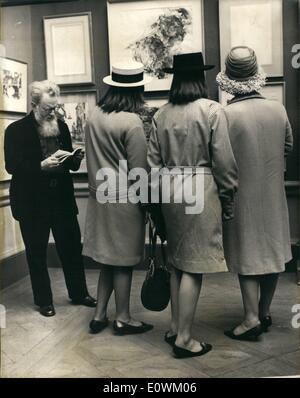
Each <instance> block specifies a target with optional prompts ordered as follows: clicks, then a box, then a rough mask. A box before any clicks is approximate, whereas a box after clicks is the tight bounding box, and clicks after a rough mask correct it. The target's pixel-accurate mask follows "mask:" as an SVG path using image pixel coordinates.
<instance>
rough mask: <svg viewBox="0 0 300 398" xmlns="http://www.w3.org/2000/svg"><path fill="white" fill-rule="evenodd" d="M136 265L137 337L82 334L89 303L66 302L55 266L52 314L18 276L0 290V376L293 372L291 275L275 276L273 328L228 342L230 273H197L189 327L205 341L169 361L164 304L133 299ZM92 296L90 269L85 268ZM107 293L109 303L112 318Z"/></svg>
mask: <svg viewBox="0 0 300 398" xmlns="http://www.w3.org/2000/svg"><path fill="white" fill-rule="evenodd" d="M143 278H144V272H143V271H136V272H135V274H134V282H133V289H132V312H133V314H134V315H135V316H136V318H138V319H141V320H144V321H146V322H149V323H153V324H154V325H155V327H154V329H153V330H152V331H150V332H148V333H146V334H143V335H138V336H132V335H131V336H122V337H118V336H114V335H113V332H112V328H111V327H110V328H107V329H105V330H104V331H103V332H102V333H100V334H98V335H91V334H89V333H88V323H89V321H90V320H91V318H92V316H93V309H89V308H85V307H78V306H73V305H70V303H69V301H68V299H67V296H66V290H65V285H64V281H63V277H62V272H61V270H59V269H51V279H52V284H53V291H54V297H55V308H56V311H57V314H56V316H55V317H53V318H44V317H42V316H41V315H40V314H39V313H38V312H37V311H36V310H35V308H34V307H33V305H32V295H31V289H30V282H29V279H28V278H25V279H23V280H21V281H19V282H18V283H16V284H15V285H13V286H11V287H9V288H7V289H6V290H5V291H4V292H2V297H1V300H0V303H1V304H4V305H5V306H6V309H7V328H6V329H2V337H1V353H2V357H1V375H2V377H51V378H58V377H72V378H73V377H77V378H79V377H80V378H84V377H105V378H113V377H124V378H132V377H172V378H181V377H197V378H202V377H203V378H205V377H268V376H272V377H274V376H286V375H297V374H300V350H299V348H300V347H299V330H300V329H298V330H297V329H293V328H292V327H291V318H292V315H293V314H292V312H291V308H292V306H293V305H294V304H296V303H300V294H299V292H300V290H299V289H300V287H299V286H297V284H296V281H295V275H294V274H284V275H282V277H281V279H280V282H279V286H278V290H277V294H276V297H275V299H274V304H273V320H274V326H273V327H272V328H271V331H270V332H269V333H267V334H265V335H263V338H262V340H261V341H260V342H258V343H251V342H236V341H232V340H230V339H229V338H227V337H225V336H224V335H223V331H224V330H225V329H228V328H231V327H232V326H234V325H236V324H238V322H240V320H241V317H242V305H241V298H240V291H239V287H238V283H237V280H236V277H235V276H234V275H231V274H219V275H210V276H205V278H204V285H203V289H202V293H201V299H200V301H199V305H198V309H197V316H196V321H195V327H194V334H195V337H197V338H199V339H201V340H203V341H207V342H209V343H211V344H212V345H213V351H211V352H210V353H209V354H207V355H205V356H204V357H198V358H191V359H184V360H183V359H181V360H178V359H175V358H173V357H172V352H171V348H170V347H169V346H168V345H167V344H166V343H165V342H164V341H163V335H164V332H165V331H166V330H167V329H168V321H169V308H168V309H167V310H165V311H164V312H162V313H152V312H149V311H146V310H144V309H143V307H142V305H141V303H140V300H139V291H140V286H141V283H142V281H143ZM87 279H88V283H89V287H90V292H91V293H92V294H94V295H95V293H96V284H97V279H98V271H97V270H89V271H87ZM113 308H114V299H113V298H112V300H111V303H110V309H109V317H110V320H113V319H114V309H113Z"/></svg>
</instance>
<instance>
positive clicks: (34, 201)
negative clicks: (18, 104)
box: [4, 81, 96, 316]
mask: <svg viewBox="0 0 300 398" xmlns="http://www.w3.org/2000/svg"><path fill="white" fill-rule="evenodd" d="M29 91H30V97H31V105H32V111H31V112H30V113H29V114H28V115H27V116H25V117H24V118H23V119H21V120H18V121H16V122H14V123H12V124H11V125H10V126H9V127H8V128H7V129H6V131H5V141H4V151H5V167H6V170H7V172H8V173H10V174H12V180H11V185H10V203H11V209H12V214H13V217H14V218H15V219H16V220H18V221H19V224H20V229H21V233H22V237H23V240H24V244H25V250H26V257H27V262H28V266H29V272H30V278H31V284H32V289H33V297H34V303H35V304H36V305H37V306H38V307H40V308H39V310H40V313H41V315H44V316H53V315H55V309H54V306H53V299H52V291H51V284H50V278H49V274H48V269H47V246H48V240H49V234H50V230H51V231H52V234H53V237H54V240H55V244H56V249H57V253H58V255H59V258H60V260H61V263H62V267H63V272H64V276H65V281H66V285H67V289H68V293H69V297H70V299H71V300H72V303H73V304H81V305H85V306H88V307H95V306H96V301H95V299H93V298H92V297H90V296H89V294H88V290H87V287H86V280H85V274H84V266H83V260H82V255H81V250H82V246H81V234H80V229H79V225H78V221H77V214H78V209H77V206H76V201H75V197H74V188H73V181H72V177H71V175H70V172H69V170H74V171H76V170H78V169H79V167H80V163H81V160H82V158H83V153H80V152H79V153H77V154H76V155H73V156H70V157H68V158H67V159H66V160H64V162H62V159H65V155H66V154H68V152H72V151H73V148H72V142H71V137H70V132H69V129H68V126H67V125H66V124H65V123H64V122H62V121H61V120H59V119H57V117H56V113H55V111H56V108H57V104H58V97H59V88H58V86H57V85H56V84H55V83H52V82H49V81H42V82H33V83H32V84H31V85H30V87H29Z"/></svg>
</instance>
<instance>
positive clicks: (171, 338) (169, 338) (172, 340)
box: [165, 332, 177, 347]
mask: <svg viewBox="0 0 300 398" xmlns="http://www.w3.org/2000/svg"><path fill="white" fill-rule="evenodd" d="M168 333H169V332H166V333H165V342H166V343H168V344H170V346H171V347H173V346H174V344H175V341H176V339H177V334H173V336H168Z"/></svg>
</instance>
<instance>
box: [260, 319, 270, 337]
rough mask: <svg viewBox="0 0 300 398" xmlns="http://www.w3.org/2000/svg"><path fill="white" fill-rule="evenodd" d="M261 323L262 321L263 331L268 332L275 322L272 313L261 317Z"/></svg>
mask: <svg viewBox="0 0 300 398" xmlns="http://www.w3.org/2000/svg"><path fill="white" fill-rule="evenodd" d="M260 323H261V327H262V331H263V332H264V333H267V332H268V329H269V327H270V326H272V324H273V322H272V318H271V316H270V315H268V316H265V317H264V318H262V319H260Z"/></svg>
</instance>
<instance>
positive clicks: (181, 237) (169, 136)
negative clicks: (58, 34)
mask: <svg viewBox="0 0 300 398" xmlns="http://www.w3.org/2000/svg"><path fill="white" fill-rule="evenodd" d="M211 68H213V66H209V65H204V63H203V57H202V53H191V54H182V55H176V56H174V67H173V69H167V71H168V72H169V73H174V77H173V82H172V87H171V91H170V98H169V103H168V104H166V105H164V106H163V107H162V108H160V109H159V111H158V112H157V113H156V114H155V116H154V121H153V131H152V134H151V136H150V141H149V147H148V163H149V166H150V167H151V168H152V170H155V169H157V170H160V172H161V173H162V174H163V177H162V180H161V186H160V190H161V196H162V212H163V216H164V220H165V224H166V233H167V242H168V246H167V248H168V261H169V263H170V265H171V266H172V276H171V307H172V320H171V326H170V330H169V331H168V332H167V333H166V335H165V341H166V342H168V343H170V344H171V345H173V350H174V353H175V355H176V356H177V357H180V358H182V357H191V356H199V355H203V354H205V353H206V352H208V351H209V350H210V349H211V345H210V344H207V343H200V342H199V341H198V340H196V339H194V338H193V337H192V335H191V328H192V324H193V319H194V314H195V309H196V305H197V301H198V298H199V294H200V289H201V283H202V274H203V273H214V272H224V271H227V267H226V263H225V260H224V252H223V244H222V215H223V219H225V220H228V219H230V218H232V217H233V212H232V207H233V200H234V193H235V191H236V188H237V168H236V163H235V160H234V156H233V153H232V149H231V146H230V141H229V137H228V132H227V121H226V117H225V114H224V111H223V109H222V107H221V106H220V104H218V103H216V102H214V101H211V100H209V99H207V90H206V84H205V77H204V70H207V69H211ZM168 172H170V173H172V174H171V176H170V178H171V180H170V187H171V189H170V193H171V195H170V198H169V199H170V200H169V203H167V200H166V199H168V197H167V195H165V196H164V194H165V193H166V192H167V191H168V186H169V184H168V183H167V182H166V181H167V180H165V179H164V178H165V177H168ZM181 182H182V184H181ZM197 184H199V185H198V189H199V191H197ZM154 186H155V184H152V189H153V187H154ZM189 189H190V190H191V191H190V192H192V191H193V192H196V195H195V197H194V198H193V197H192V195H191V196H189V195H187V196H185V194H186V192H187V191H188V190H189ZM182 191H184V192H182ZM182 194H183V195H182ZM180 196H183V200H181V201H179V200H178V199H179V198H180ZM193 199H194V201H193ZM197 201H200V202H201V203H198V205H197ZM197 206H198V207H197ZM222 210H223V212H222Z"/></svg>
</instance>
